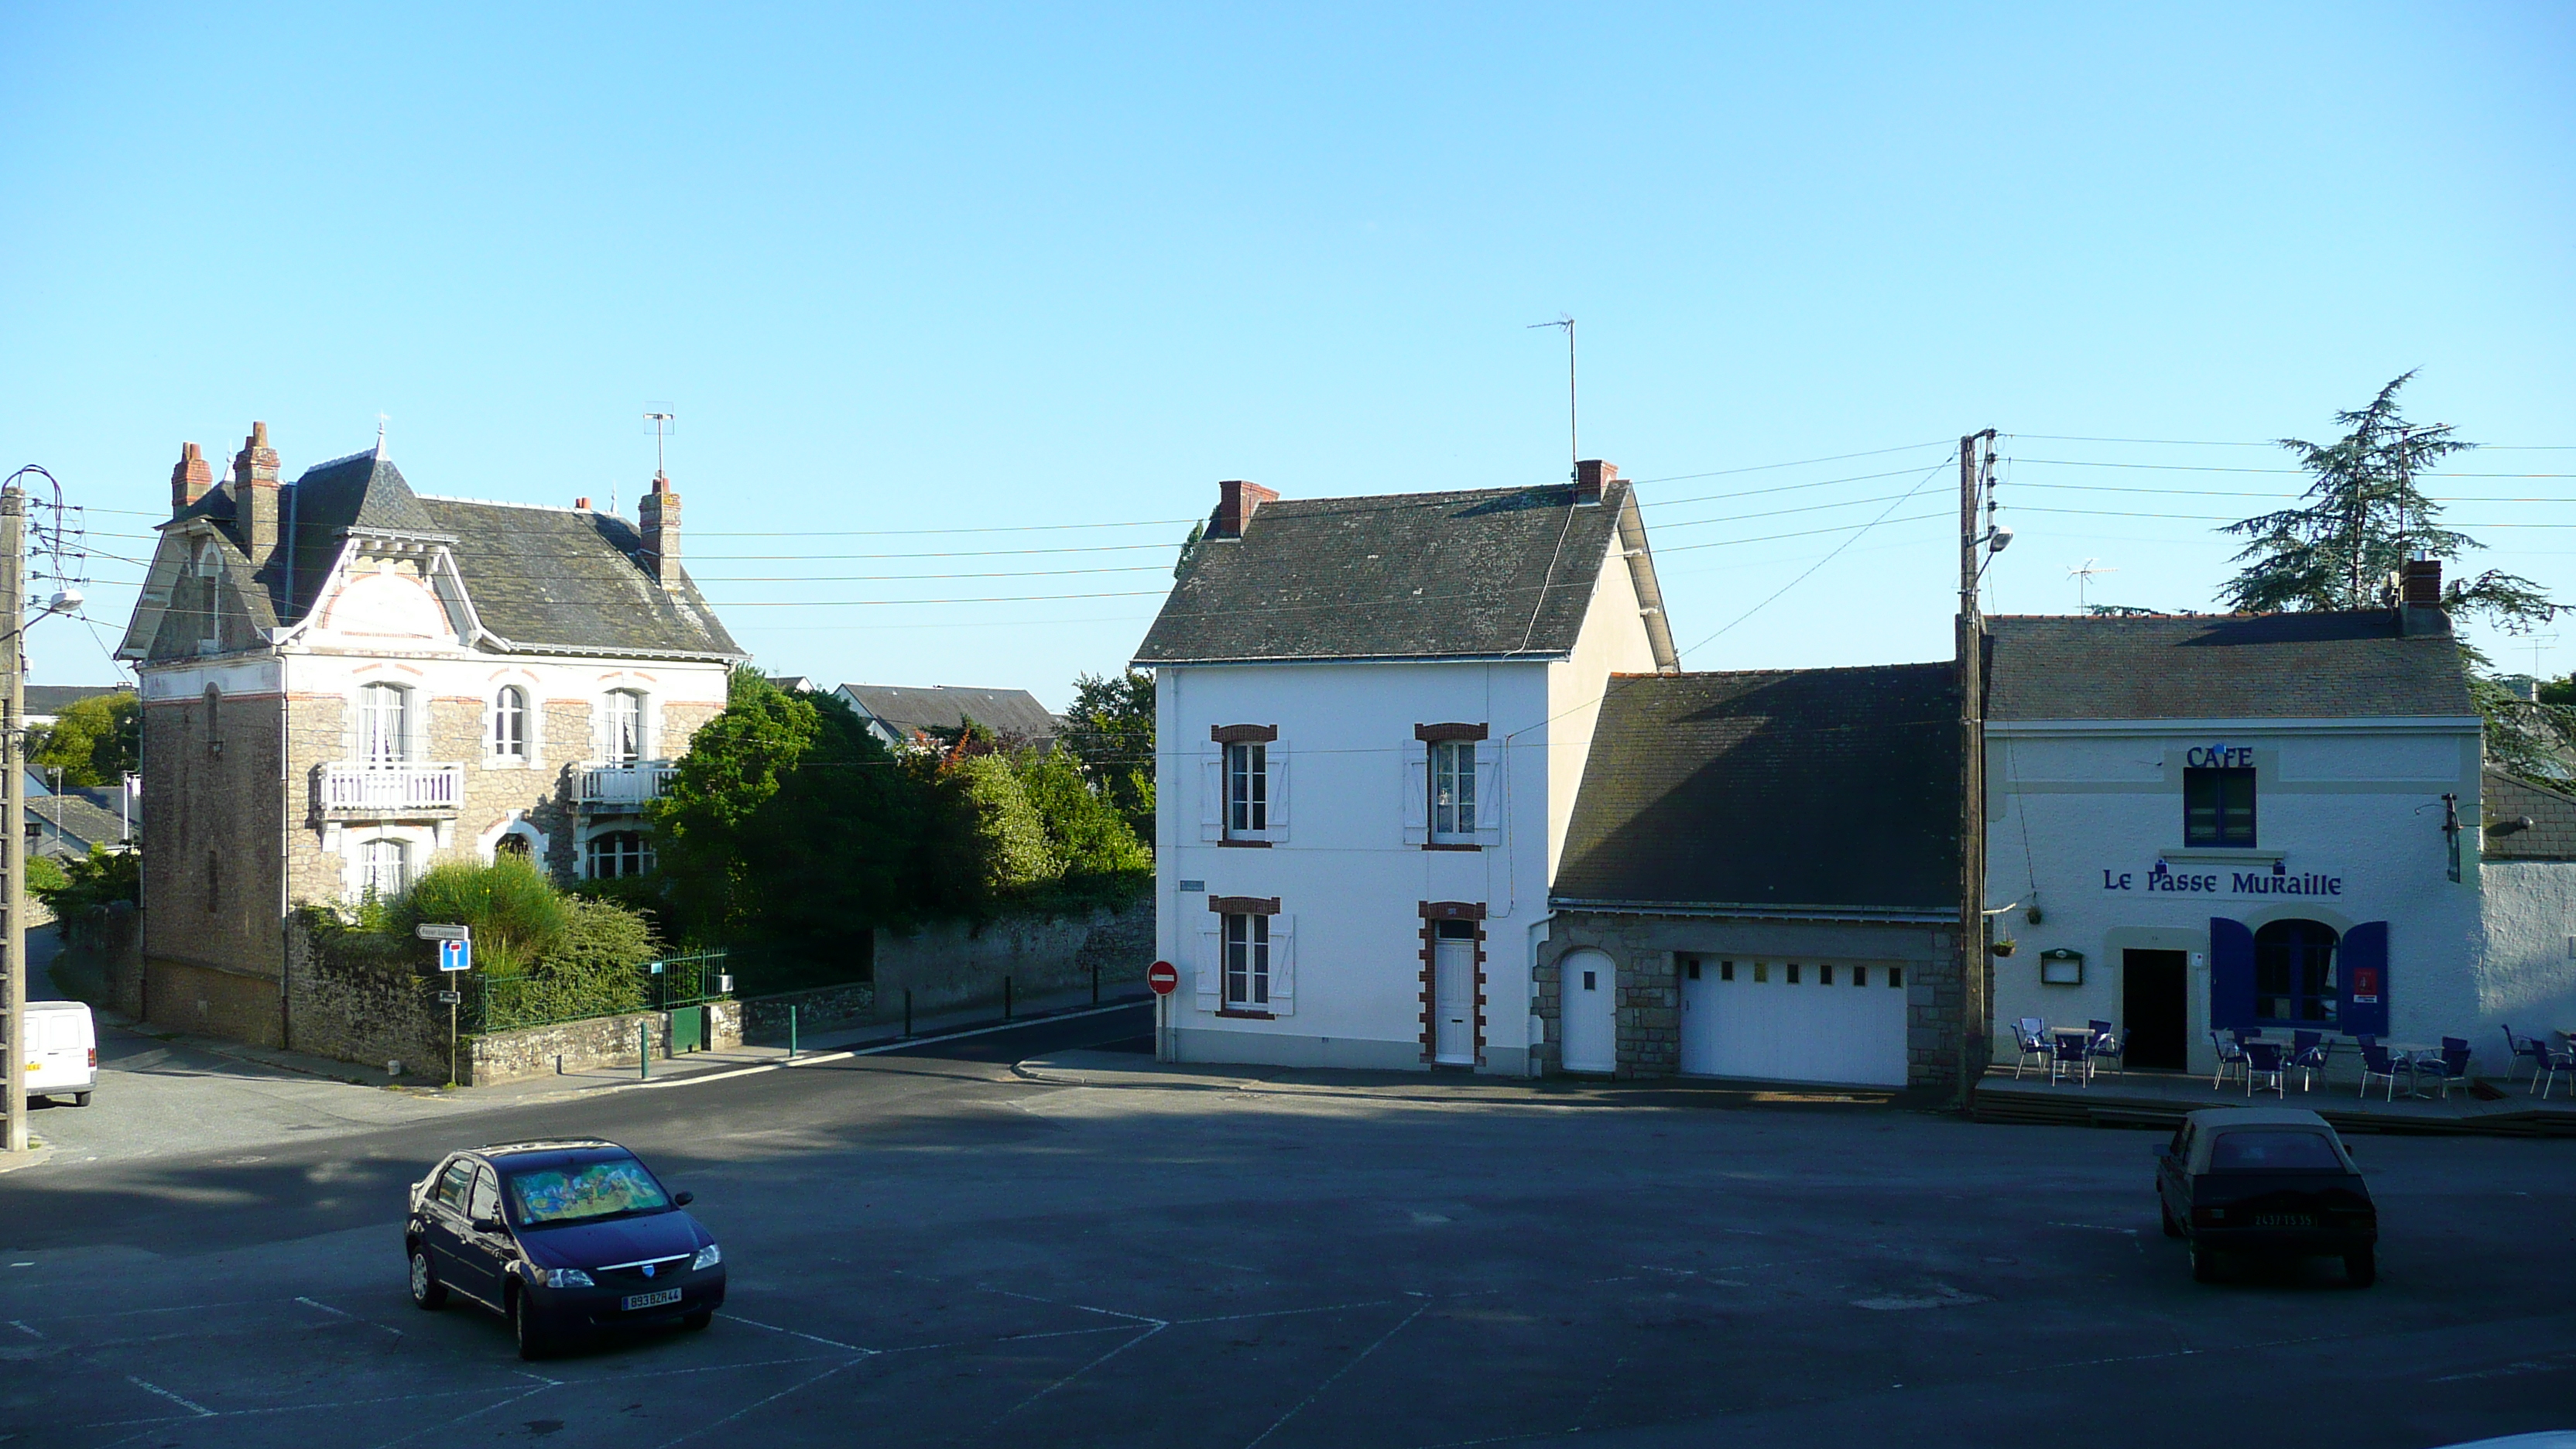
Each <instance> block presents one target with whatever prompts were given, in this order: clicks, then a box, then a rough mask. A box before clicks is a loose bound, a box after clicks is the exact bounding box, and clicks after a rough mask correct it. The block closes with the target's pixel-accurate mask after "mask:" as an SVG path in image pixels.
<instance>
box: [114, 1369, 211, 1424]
mask: <svg viewBox="0 0 2576 1449" xmlns="http://www.w3.org/2000/svg"><path fill="white" fill-rule="evenodd" d="M125 1381H126V1382H127V1383H129V1384H132V1385H134V1386H135V1387H136V1388H138V1389H141V1390H142V1391H143V1392H145V1393H147V1394H159V1395H160V1396H161V1397H163V1398H165V1399H168V1400H169V1401H170V1402H171V1403H174V1404H177V1405H178V1406H179V1407H180V1408H183V1409H187V1410H190V1411H192V1412H194V1413H196V1414H197V1415H199V1416H200V1417H202V1418H208V1419H211V1418H213V1417H214V1416H215V1411H214V1410H212V1409H209V1408H207V1407H206V1406H205V1405H203V1404H201V1403H198V1402H197V1401H196V1400H194V1399H183V1398H181V1397H180V1396H178V1395H177V1394H174V1393H172V1392H170V1391H169V1390H168V1389H165V1388H163V1387H161V1386H160V1385H159V1384H148V1383H145V1382H144V1381H143V1380H141V1379H138V1378H136V1377H135V1376H134V1375H132V1374H127V1375H126V1376H125Z"/></svg>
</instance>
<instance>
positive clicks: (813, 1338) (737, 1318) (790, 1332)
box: [725, 1313, 879, 1354]
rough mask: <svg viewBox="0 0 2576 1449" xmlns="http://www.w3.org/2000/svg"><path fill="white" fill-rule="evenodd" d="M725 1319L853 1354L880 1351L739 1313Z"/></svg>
mask: <svg viewBox="0 0 2576 1449" xmlns="http://www.w3.org/2000/svg"><path fill="white" fill-rule="evenodd" d="M725 1317H726V1318H727V1319H729V1320H730V1321H732V1322H735V1323H748V1324H750V1325H751V1326H752V1327H754V1328H765V1329H768V1330H769V1331H770V1332H772V1333H783V1334H786V1335H787V1336H788V1337H789V1338H802V1339H806V1340H808V1341H810V1342H813V1343H820V1344H828V1345H830V1346H831V1347H833V1348H846V1349H848V1350H849V1351H850V1352H852V1353H865V1354H874V1353H876V1352H878V1351H879V1350H876V1349H873V1348H861V1347H859V1346H858V1345H857V1344H855V1343H843V1342H841V1341H840V1340H839V1339H837V1338H825V1337H823V1336H821V1335H820V1334H813V1333H799V1332H798V1331H796V1330H795V1329H792V1328H781V1327H779V1326H778V1325H777V1324H775V1323H763V1322H761V1321H760V1320H759V1319H757V1318H745V1317H743V1316H742V1315H741V1314H739V1313H728V1314H726V1315H725Z"/></svg>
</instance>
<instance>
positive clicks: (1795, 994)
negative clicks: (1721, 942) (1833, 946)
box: [1682, 956, 1905, 1087]
mask: <svg viewBox="0 0 2576 1449" xmlns="http://www.w3.org/2000/svg"><path fill="white" fill-rule="evenodd" d="M1682 1070H1683V1071H1685V1072H1690V1073H1696V1074H1699V1075H1703V1076H1712V1077H1755V1078H1759V1079H1761V1080H1764V1081H1772V1082H1850V1083H1863V1084H1867V1085H1871V1086H1882V1087H1901V1086H1904V1085H1905V975H1904V968H1903V967H1901V966H1883V965H1876V964H1865V963H1857V962H1849V961H1813V960H1809V961H1781V960H1756V959H1753V958H1749V957H1741V956H1738V957H1726V956H1692V957H1684V958H1683V960H1682Z"/></svg>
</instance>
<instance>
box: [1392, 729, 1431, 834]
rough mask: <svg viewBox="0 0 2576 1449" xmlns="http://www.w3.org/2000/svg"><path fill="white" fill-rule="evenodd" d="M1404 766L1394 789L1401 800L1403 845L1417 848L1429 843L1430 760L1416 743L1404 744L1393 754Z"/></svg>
mask: <svg viewBox="0 0 2576 1449" xmlns="http://www.w3.org/2000/svg"><path fill="white" fill-rule="evenodd" d="M1396 758H1397V759H1399V760H1401V761H1403V762H1404V768H1403V770H1402V771H1400V772H1399V773H1400V775H1401V777H1402V778H1401V781H1400V783H1399V785H1398V787H1397V788H1398V789H1400V790H1401V791H1402V792H1403V796H1404V843H1405V844H1407V845H1421V844H1423V843H1424V842H1426V841H1428V840H1430V839H1431V757H1430V755H1429V753H1428V752H1426V751H1425V750H1424V749H1423V748H1422V743H1421V741H1419V740H1406V741H1405V742H1404V743H1403V745H1402V746H1400V747H1399V748H1398V749H1397V750H1396Z"/></svg>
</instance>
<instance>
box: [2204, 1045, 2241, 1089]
mask: <svg viewBox="0 0 2576 1449" xmlns="http://www.w3.org/2000/svg"><path fill="white" fill-rule="evenodd" d="M2209 1044H2210V1046H2212V1047H2213V1048H2215V1049H2216V1050H2217V1052H2218V1070H2217V1071H2216V1072H2214V1073H2212V1074H2211V1076H2210V1078H2209V1089H2210V1090H2211V1091H2213V1092H2215V1091H2217V1090H2218V1089H2219V1088H2221V1087H2223V1086H2225V1085H2227V1074H2228V1072H2229V1071H2230V1070H2234V1071H2238V1072H2242V1071H2243V1070H2245V1047H2244V1044H2243V1043H2241V1042H2238V1041H2236V1040H2235V1039H2234V1038H2232V1037H2229V1036H2227V1035H2226V1034H2224V1033H2222V1032H2216V1031H2213V1032H2211V1033H2210V1034H2209Z"/></svg>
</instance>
